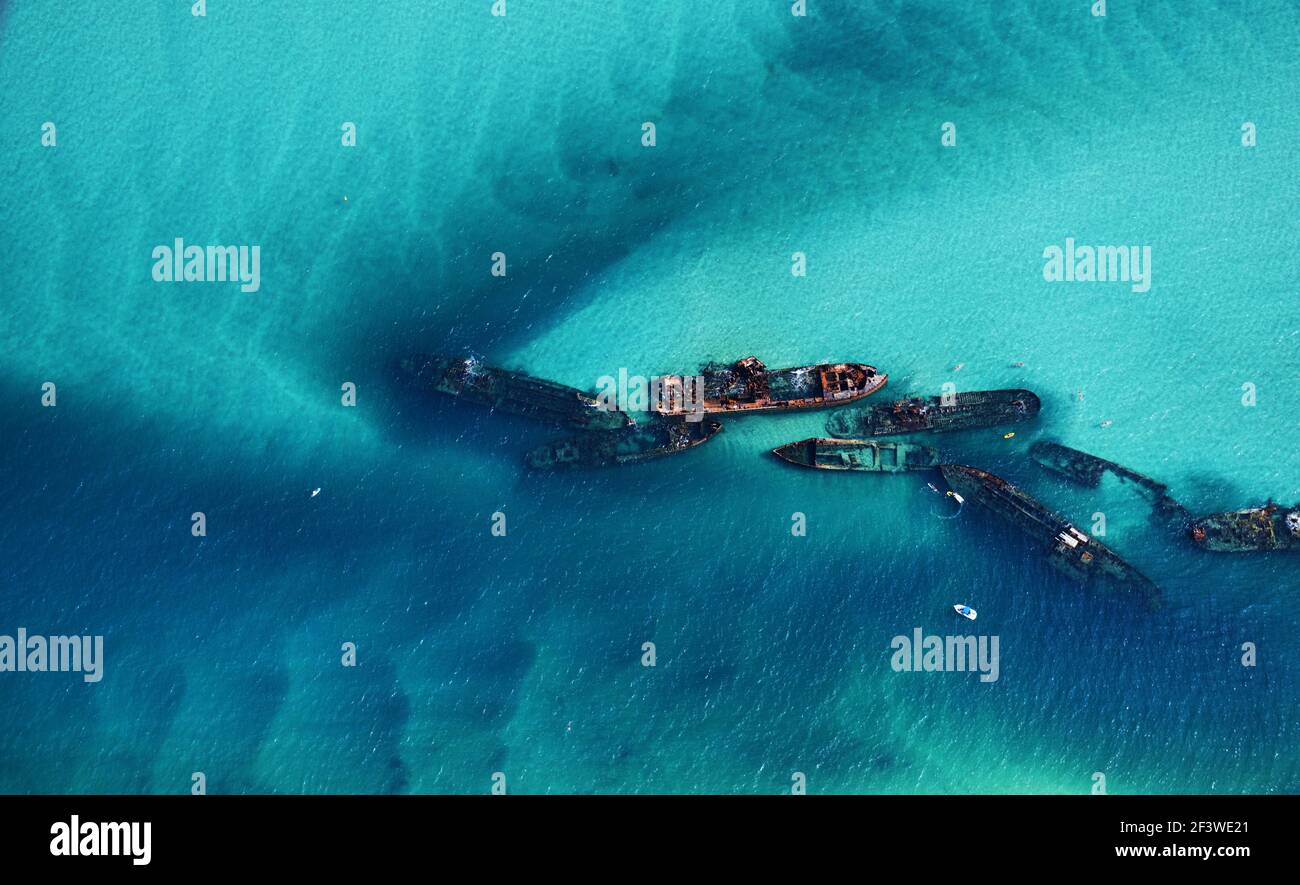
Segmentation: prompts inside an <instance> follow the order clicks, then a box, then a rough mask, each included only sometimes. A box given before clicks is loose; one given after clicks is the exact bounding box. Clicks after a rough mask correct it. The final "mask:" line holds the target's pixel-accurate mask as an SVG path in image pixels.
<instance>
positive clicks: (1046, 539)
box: [940, 464, 1160, 607]
mask: <svg viewBox="0 0 1300 885" xmlns="http://www.w3.org/2000/svg"><path fill="white" fill-rule="evenodd" d="M940 469H941V470H942V471H943V476H944V479H946V480H947V481H948V484H949V485H950V486H951V487H952V489H953V491H955V492H957V493H958V494H960V495H962V496H963V497H965V498H966V500H968V501H974V502H975V503H977V504H979V505H981V506H983V507H985V508H987V509H989V510H991V511H993V512H994V513H996V514H997V515H998V516H1000V517H1002V518H1003V519H1005V520H1006V521H1007V522H1010V523H1011V524H1012V525H1014V526H1016V527H1017V528H1018V529H1020V530H1021V531H1022V532H1024V533H1025V534H1026V535H1028V536H1029V537H1030V538H1032V539H1034V540H1035V541H1037V542H1038V543H1040V544H1042V545H1043V547H1044V548H1045V553H1046V554H1047V557H1048V560H1049V561H1050V562H1051V563H1052V565H1053V566H1055V567H1056V568H1057V569H1059V570H1060V571H1061V572H1063V573H1064V574H1066V575H1068V576H1069V577H1071V578H1073V579H1074V580H1076V581H1078V582H1079V583H1081V584H1088V583H1091V582H1093V581H1094V580H1096V579H1099V578H1106V579H1109V580H1111V581H1113V582H1114V583H1115V584H1116V585H1117V586H1122V587H1125V588H1126V589H1131V590H1133V591H1135V592H1137V593H1139V594H1140V595H1141V596H1142V597H1143V598H1144V599H1145V600H1146V601H1147V603H1148V604H1149V605H1151V606H1152V607H1155V606H1156V605H1157V604H1158V601H1159V595H1160V590H1159V588H1157V587H1156V585H1155V584H1154V583H1152V582H1151V580H1150V579H1149V578H1147V577H1146V576H1145V575H1143V574H1142V573H1141V572H1140V571H1138V570H1137V569H1136V568H1134V567H1133V566H1131V565H1129V564H1128V563H1127V562H1125V561H1124V560H1123V559H1121V558H1120V557H1119V556H1118V555H1117V554H1116V553H1115V552H1114V551H1112V550H1111V549H1110V548H1109V547H1106V546H1105V545H1104V544H1102V543H1101V542H1100V541H1098V540H1096V539H1095V538H1091V537H1089V536H1088V535H1086V534H1084V533H1083V532H1081V531H1079V530H1078V529H1077V528H1075V527H1074V526H1073V525H1071V524H1070V522H1069V521H1068V520H1066V519H1065V518H1064V517H1062V516H1060V515H1058V514H1056V513H1054V512H1053V511H1051V510H1049V509H1048V508H1047V507H1045V506H1043V505H1042V504H1041V503H1039V502H1038V501H1037V500H1035V499H1034V498H1032V497H1031V496H1029V495H1028V494H1026V493H1025V492H1023V491H1021V490H1020V489H1018V488H1016V487H1015V486H1014V485H1012V484H1011V483H1009V482H1007V481H1006V480H1005V479H1003V478H1002V477H1000V476H995V475H993V474H991V473H988V472H986V471H983V470H979V469H977V468H974V467H967V466H965V465H962V464H944V465H943V466H942V467H941V468H940Z"/></svg>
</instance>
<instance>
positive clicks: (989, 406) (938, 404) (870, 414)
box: [826, 388, 1042, 437]
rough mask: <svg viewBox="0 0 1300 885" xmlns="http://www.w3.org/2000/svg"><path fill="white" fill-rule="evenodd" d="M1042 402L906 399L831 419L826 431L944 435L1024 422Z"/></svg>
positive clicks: (1019, 392) (1027, 393)
mask: <svg viewBox="0 0 1300 885" xmlns="http://www.w3.org/2000/svg"><path fill="white" fill-rule="evenodd" d="M1041 408H1042V402H1041V401H1040V400H1039V399H1038V396H1037V394H1035V393H1034V392H1033V391H1031V390H1023V389H1020V388H1012V389H1008V390H972V391H968V392H966V393H955V394H952V395H950V396H932V397H909V398H908V399H901V400H897V401H895V402H891V403H882V404H880V405H878V406H870V407H864V408H859V409H850V410H848V411H844V412H840V413H838V414H836V415H832V416H831V417H830V418H829V419H828V420H827V421H826V429H827V431H828V432H830V433H831V434H832V435H834V436H838V437H872V436H893V435H897V434H902V433H948V432H952V431H957V430H975V429H978V428H981V427H994V426H997V425H999V424H1013V423H1015V422H1017V421H1025V420H1027V419H1029V418H1032V417H1034V416H1035V415H1037V414H1038V412H1039V410H1040V409H1041Z"/></svg>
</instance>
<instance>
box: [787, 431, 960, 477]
mask: <svg viewBox="0 0 1300 885" xmlns="http://www.w3.org/2000/svg"><path fill="white" fill-rule="evenodd" d="M772 454H773V455H776V456H777V457H778V458H780V459H781V460H783V461H787V462H789V463H791V464H797V465H799V466H800V467H812V468H814V469H816V470H857V471H863V472H866V473H902V472H904V471H908V470H930V469H932V468H935V467H938V466H939V453H938V452H936V451H935V450H934V449H931V448H929V447H927V446H918V445H913V444H911V443H889V442H875V441H873V440H862V439H825V438H821V437H814V438H812V439H804V440H800V441H799V442H792V443H786V444H785V445H783V446H778V447H776V448H775V449H773V450H772Z"/></svg>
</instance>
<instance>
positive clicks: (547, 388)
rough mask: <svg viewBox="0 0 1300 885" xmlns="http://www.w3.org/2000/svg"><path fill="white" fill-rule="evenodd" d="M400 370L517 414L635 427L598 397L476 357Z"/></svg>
mask: <svg viewBox="0 0 1300 885" xmlns="http://www.w3.org/2000/svg"><path fill="white" fill-rule="evenodd" d="M401 368H402V371H403V372H404V373H405V374H406V375H407V376H408V377H410V378H411V379H412V380H413V381H414V382H415V383H417V384H418V385H419V386H420V387H421V388H422V389H429V390H435V391H437V392H439V393H445V394H447V395H449V396H455V397H459V398H460V399H465V400H469V401H470V402H474V403H478V404H479V405H483V406H487V407H489V408H491V409H493V410H497V411H502V412H509V413H510V414H512V415H523V416H524V417H527V418H536V419H538V420H542V421H549V422H553V423H556V424H567V425H569V426H571V427H578V428H582V429H584V430H613V429H617V428H620V427H629V426H631V424H632V419H631V418H630V417H629V416H628V415H627V414H625V413H623V412H617V411H613V410H608V409H604V408H602V407H601V406H600V404H599V403H597V402H596V399H595V397H593V396H591V395H590V394H587V393H584V392H583V391H581V390H578V389H577V388H575V387H568V386H566V385H563V384H557V383H556V382H554V381H547V380H545V379H544V378H535V377H533V376H532V375H528V374H525V373H523V372H514V371H510V370H509V369H500V368H496V367H493V366H488V365H484V364H483V363H482V362H481V361H480V360H478V359H477V358H475V357H466V356H456V357H442V356H427V355H421V356H413V357H408V358H406V359H403V360H402V361H401Z"/></svg>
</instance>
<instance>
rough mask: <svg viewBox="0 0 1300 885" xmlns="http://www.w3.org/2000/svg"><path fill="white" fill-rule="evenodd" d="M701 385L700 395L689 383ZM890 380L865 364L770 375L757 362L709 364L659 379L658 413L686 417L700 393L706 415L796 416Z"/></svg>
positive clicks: (856, 396) (871, 390)
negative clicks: (694, 373) (696, 371)
mask: <svg viewBox="0 0 1300 885" xmlns="http://www.w3.org/2000/svg"><path fill="white" fill-rule="evenodd" d="M694 377H699V378H701V379H702V381H703V384H702V390H701V389H700V387H699V386H697V385H696V384H695V383H693V378H694ZM888 379H889V376H888V375H885V374H882V373H880V372H877V371H876V368H875V366H869V365H866V364H865V363H825V364H820V365H816V366H800V367H798V368H793V369H768V368H767V367H766V366H764V365H763V363H762V362H760V361H759V360H758V358H757V357H752V356H751V357H746V358H745V359H743V360H738V361H737V362H735V363H732V364H730V365H728V364H725V363H709V364H707V365H704V366H702V367H701V368H700V373H699V376H684V375H668V376H665V377H663V378H661V379H660V383H661V384H662V389H661V391H662V392H661V396H660V397H659V402H658V403H657V404H656V410H657V411H658V412H659V413H660V414H662V415H669V416H676V415H686V414H689V413H690V412H691V411H692V406H695V408H696V409H698V408H699V404H698V403H692V402H690V401H688V400H689V399H690V397H692V396H693V395H694V394H695V391H697V390H699V391H700V394H701V395H702V399H703V407H702V408H703V412H704V413H705V414H706V415H720V414H727V415H734V414H750V413H754V412H794V411H802V410H804V409H818V408H827V407H829V406H839V405H843V404H845V403H850V402H853V401H855V400H859V399H861V398H862V397H864V396H870V395H871V394H873V393H875V392H876V391H877V390H879V389H880V388H882V387H884V386H885V382H886V381H887V380H888Z"/></svg>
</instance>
